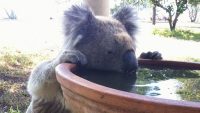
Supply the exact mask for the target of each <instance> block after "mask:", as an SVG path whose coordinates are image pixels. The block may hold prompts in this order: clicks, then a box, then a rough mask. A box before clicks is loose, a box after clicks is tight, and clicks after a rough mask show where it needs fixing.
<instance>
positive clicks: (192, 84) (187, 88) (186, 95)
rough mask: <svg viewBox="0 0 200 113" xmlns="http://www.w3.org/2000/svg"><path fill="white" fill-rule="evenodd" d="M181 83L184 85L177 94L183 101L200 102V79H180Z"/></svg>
mask: <svg viewBox="0 0 200 113" xmlns="http://www.w3.org/2000/svg"><path fill="white" fill-rule="evenodd" d="M180 81H181V82H182V83H183V84H184V85H183V88H182V89H179V90H178V91H177V93H178V94H180V96H181V97H182V99H184V100H190V101H198V102H200V85H199V84H200V78H190V79H180Z"/></svg>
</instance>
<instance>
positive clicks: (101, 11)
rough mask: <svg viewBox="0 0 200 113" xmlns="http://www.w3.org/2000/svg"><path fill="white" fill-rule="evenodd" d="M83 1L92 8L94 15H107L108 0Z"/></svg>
mask: <svg viewBox="0 0 200 113" xmlns="http://www.w3.org/2000/svg"><path fill="white" fill-rule="evenodd" d="M85 2H86V4H88V5H89V6H90V7H91V8H92V10H93V12H94V14H95V15H100V16H109V14H110V7H109V0H85Z"/></svg>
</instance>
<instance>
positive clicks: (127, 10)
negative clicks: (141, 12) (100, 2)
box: [113, 6, 138, 36]
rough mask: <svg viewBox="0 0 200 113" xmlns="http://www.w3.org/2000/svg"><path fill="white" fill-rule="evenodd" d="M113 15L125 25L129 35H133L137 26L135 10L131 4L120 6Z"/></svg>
mask: <svg viewBox="0 0 200 113" xmlns="http://www.w3.org/2000/svg"><path fill="white" fill-rule="evenodd" d="M113 17H114V18H116V19H117V20H119V21H120V22H121V23H122V24H123V25H124V26H125V28H126V30H127V32H128V33H129V35H131V36H134V35H135V33H136V32H137V28H138V27H137V25H136V20H137V16H136V12H135V11H134V9H133V8H132V7H131V6H125V7H122V8H121V9H120V10H119V11H117V12H116V13H115V14H114V15H113Z"/></svg>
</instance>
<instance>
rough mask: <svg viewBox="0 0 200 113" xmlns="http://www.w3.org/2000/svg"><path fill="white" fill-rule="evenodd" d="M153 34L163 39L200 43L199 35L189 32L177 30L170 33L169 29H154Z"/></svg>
mask: <svg viewBox="0 0 200 113" xmlns="http://www.w3.org/2000/svg"><path fill="white" fill-rule="evenodd" d="M153 34H154V35H159V36H164V37H174V38H177V39H183V40H194V41H200V33H195V32H193V31H191V30H183V29H177V30H175V31H170V30H169V29H154V30H153Z"/></svg>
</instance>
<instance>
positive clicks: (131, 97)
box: [56, 63, 200, 113]
mask: <svg viewBox="0 0 200 113" xmlns="http://www.w3.org/2000/svg"><path fill="white" fill-rule="evenodd" d="M75 69H76V65H75V64H70V63H63V64H59V65H58V66H57V67H56V77H57V80H58V82H59V83H60V84H61V87H62V89H63V88H67V89H69V90H70V91H72V92H75V93H76V94H78V95H81V96H83V97H85V98H87V99H90V100H93V101H96V102H99V103H104V104H106V105H111V106H116V107H119V108H126V109H136V108H137V109H146V110H149V108H150V109H158V108H159V109H161V110H165V111H166V110H168V111H169V110H171V111H173V112H174V113H175V112H182V113H183V111H186V112H193V111H194V112H195V113H196V112H199V111H200V103H199V102H191V101H178V100H170V99H162V98H156V97H148V96H144V95H139V94H134V93H129V92H125V91H120V90H117V89H113V88H108V87H106V86H102V85H99V84H96V83H93V82H90V81H88V80H86V79H83V78H81V77H79V76H77V75H75V74H74V73H73V71H75ZM144 106H145V107H144ZM149 111H151V110H149ZM169 112H170V111H169Z"/></svg>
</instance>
